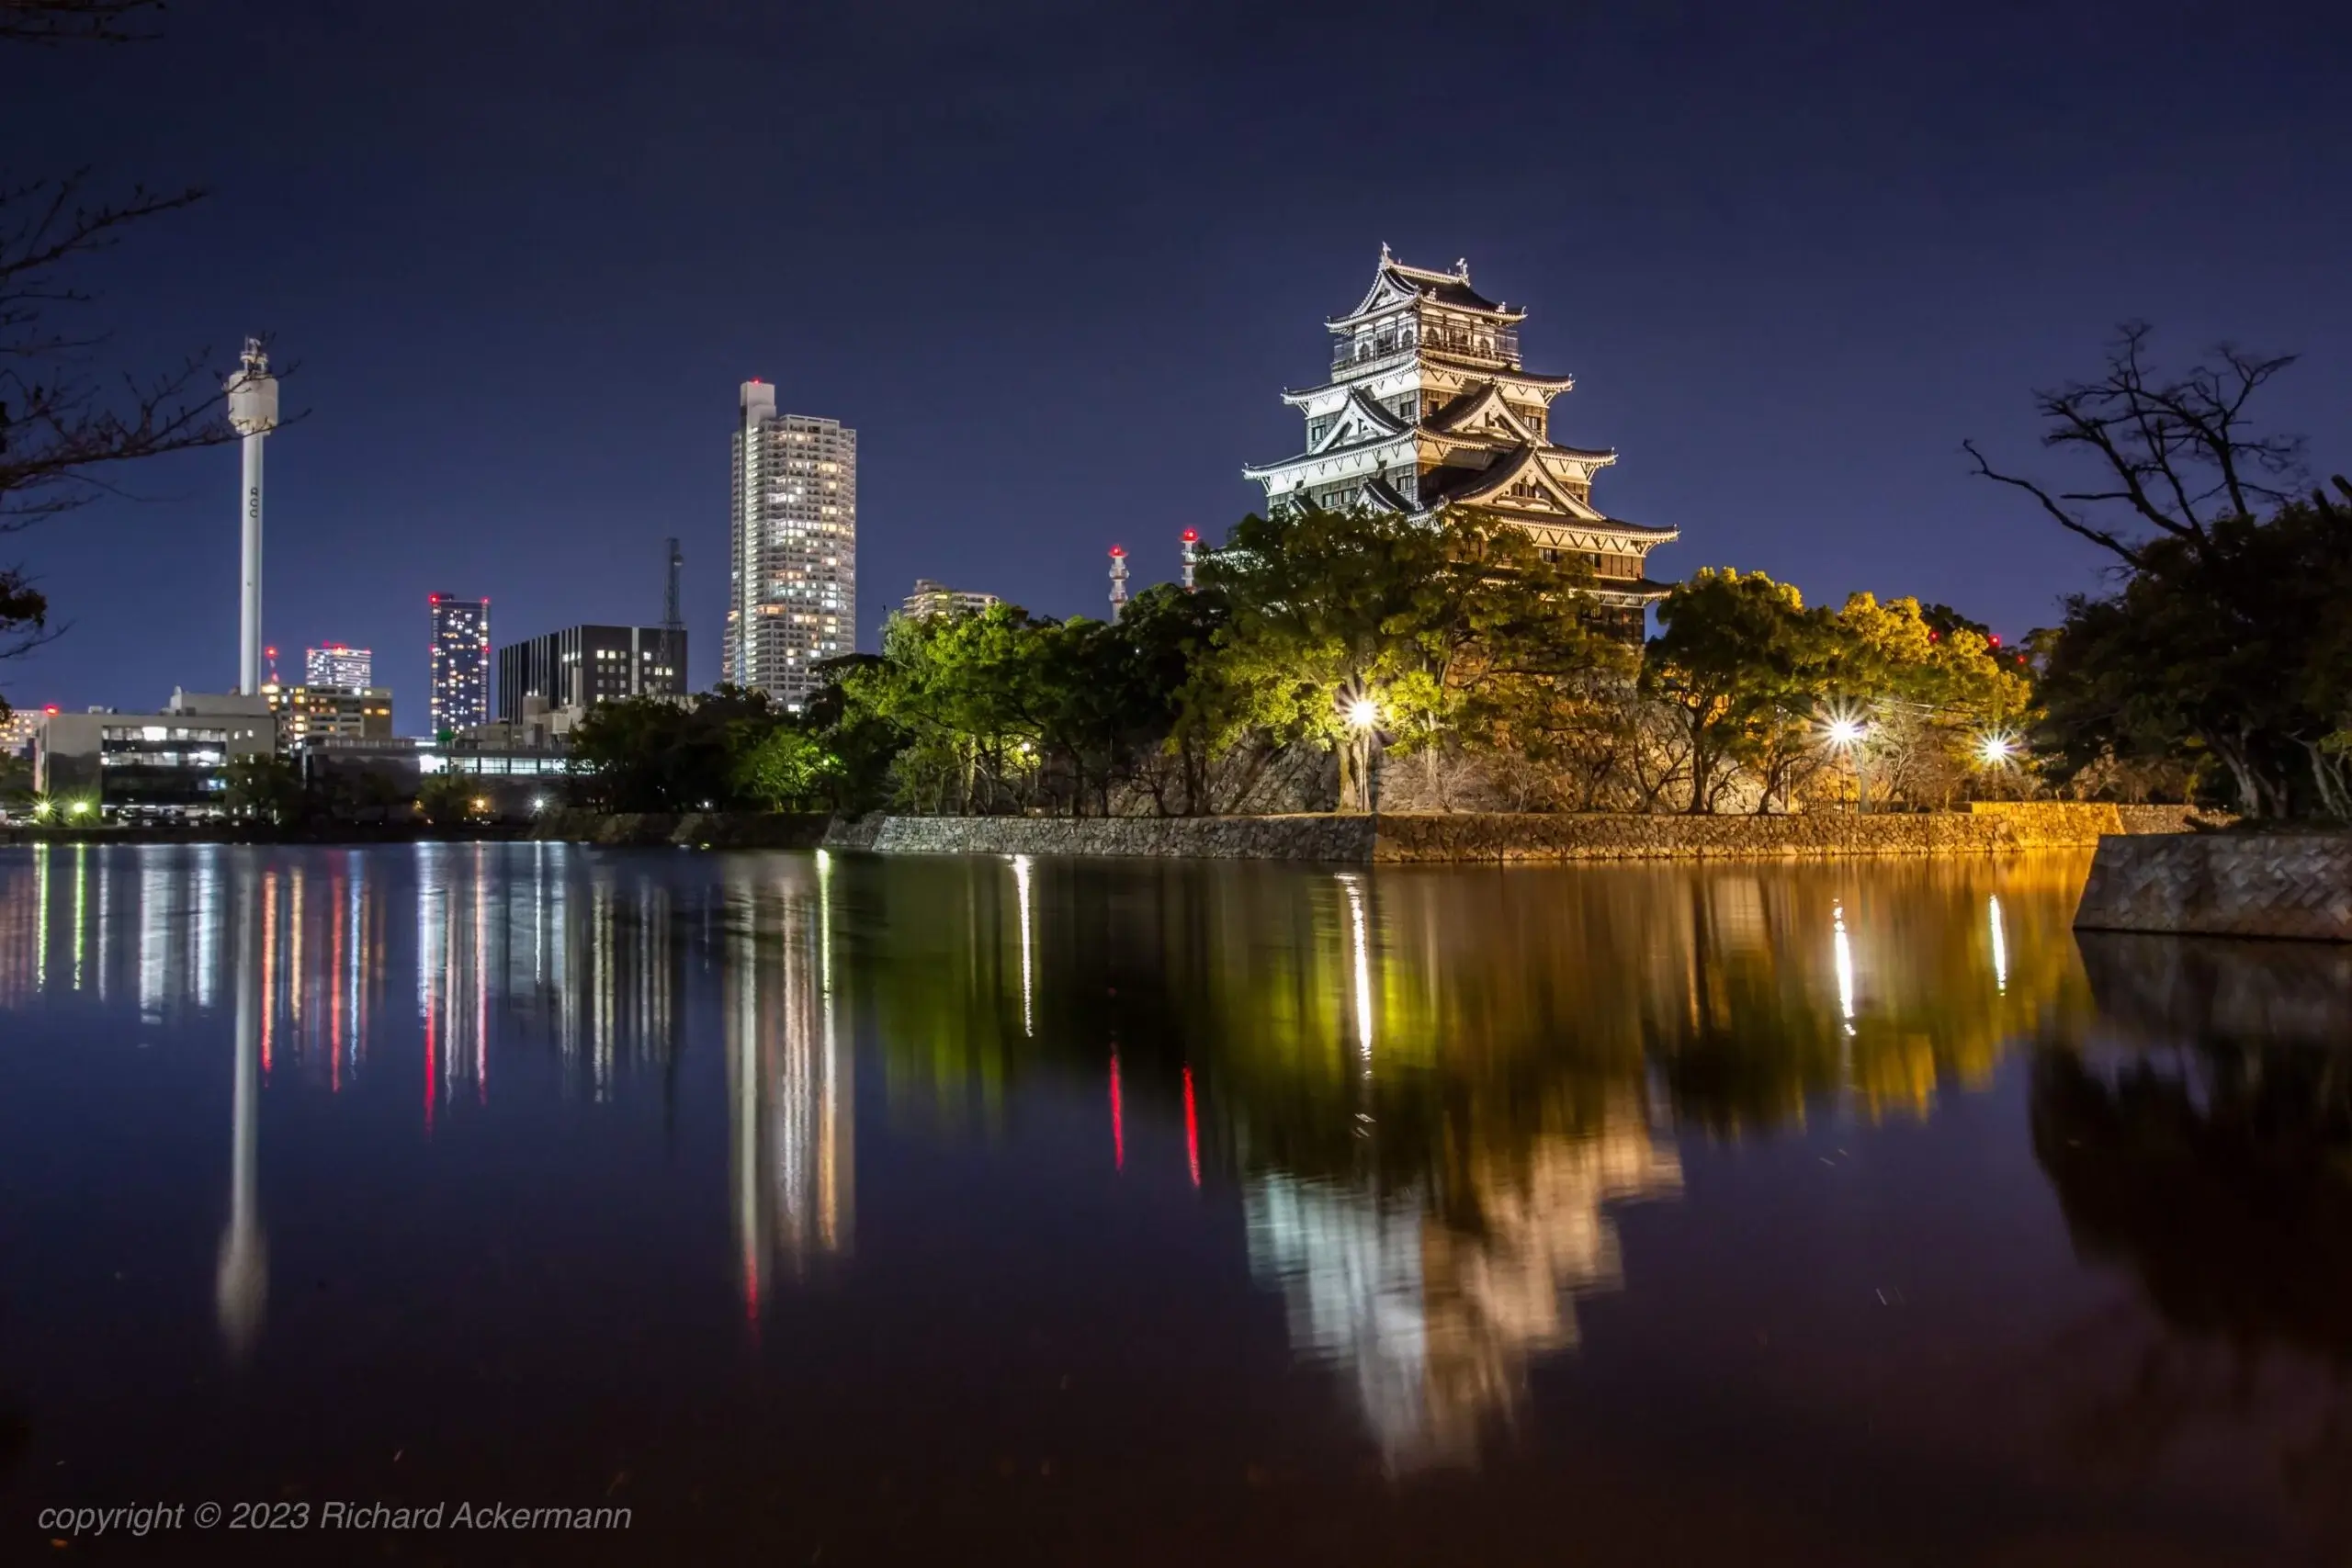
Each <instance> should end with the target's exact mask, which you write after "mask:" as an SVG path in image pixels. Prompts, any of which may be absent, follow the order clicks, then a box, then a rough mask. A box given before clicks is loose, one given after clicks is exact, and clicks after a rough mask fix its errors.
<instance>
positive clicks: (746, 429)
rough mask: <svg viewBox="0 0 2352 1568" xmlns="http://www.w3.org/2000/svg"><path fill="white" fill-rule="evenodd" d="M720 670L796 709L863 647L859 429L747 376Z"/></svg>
mask: <svg viewBox="0 0 2352 1568" xmlns="http://www.w3.org/2000/svg"><path fill="white" fill-rule="evenodd" d="M739 412H740V414H741V419H740V422H739V423H738V424H737V427H736V431H735V478H734V502H735V505H734V518H733V541H732V542H733V552H732V556H731V570H730V571H729V578H728V586H729V600H728V608H727V628H726V637H725V639H724V641H723V643H722V649H723V653H724V660H725V662H724V664H723V666H722V670H723V673H724V676H725V678H726V679H727V680H728V681H730V682H733V683H735V684H736V685H739V686H755V687H757V688H759V689H760V690H762V691H763V692H766V693H767V694H769V695H770V696H772V697H774V698H775V699H776V700H777V701H778V702H780V703H782V704H783V705H784V706H786V708H790V709H793V710H796V711H797V709H799V708H800V707H801V706H803V705H805V704H806V703H807V702H808V700H809V697H810V696H811V695H812V694H815V692H816V691H817V689H818V688H819V687H820V686H821V685H822V684H823V683H824V682H823V678H822V677H821V676H820V675H819V674H817V673H816V671H815V666H816V665H818V664H819V663H821V662H822V661H823V660H828V659H831V658H833V657H835V656H837V655H839V654H843V653H848V652H851V651H852V650H854V649H855V648H856V647H857V432H856V431H854V430H844V429H843V428H842V423H841V421H839V420H835V419H817V418H813V417H811V416H809V415H807V414H797V413H787V414H779V413H777V412H775V388H774V387H773V386H770V385H769V384H768V383H767V382H764V381H746V382H744V383H743V386H742V389H741V400H740V411H739Z"/></svg>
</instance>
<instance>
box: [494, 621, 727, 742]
mask: <svg viewBox="0 0 2352 1568" xmlns="http://www.w3.org/2000/svg"><path fill="white" fill-rule="evenodd" d="M685 694H686V634H685V633H684V631H673V630H669V629H665V628H664V627H662V626H566V627H565V628H564V629H563V630H561V631H560V632H548V633H545V634H544V635H542V636H539V637H532V638H530V639H529V640H527V641H525V642H512V643H508V644H507V645H506V646H505V647H504V648H502V649H499V650H498V716H499V717H500V718H501V719H503V720H509V721H519V720H521V719H523V718H524V717H525V716H526V715H525V711H524V710H525V706H526V699H527V698H531V697H537V698H540V699H542V700H543V702H544V704H545V705H546V706H547V708H548V709H549V710H550V711H552V710H555V709H559V708H586V707H589V706H592V705H594V704H597V703H601V702H604V701H605V700H607V699H609V698H615V697H683V696H684V695H685Z"/></svg>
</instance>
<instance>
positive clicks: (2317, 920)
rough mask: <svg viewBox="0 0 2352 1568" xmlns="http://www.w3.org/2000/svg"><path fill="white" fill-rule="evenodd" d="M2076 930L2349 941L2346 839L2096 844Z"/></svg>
mask: <svg viewBox="0 0 2352 1568" xmlns="http://www.w3.org/2000/svg"><path fill="white" fill-rule="evenodd" d="M2075 926H2076V927H2077V928H2079V929H2081V930H2084V931H2165V932H2171V933H2175V934H2194V935H2200V936H2269V937H2303V938H2311V939H2315V940H2318V941H2323V942H2352V836H2346V835H2344V834H2335V833H2182V834H2172V835H2166V836H2161V837H2159V836H2148V837H2134V838H2113V839H2107V840H2102V841H2101V842H2100V844H2099V847H2098V856H2097V857H2096V858H2095V859H2094V860H2093V861H2092V862H2091V874H2090V881H2089V883H2088V884H2087V885H2086V886H2085V887H2084V888H2083V901H2082V903H2081V904H2080V905H2079V906H2078V907H2077V908H2076V909H2075Z"/></svg>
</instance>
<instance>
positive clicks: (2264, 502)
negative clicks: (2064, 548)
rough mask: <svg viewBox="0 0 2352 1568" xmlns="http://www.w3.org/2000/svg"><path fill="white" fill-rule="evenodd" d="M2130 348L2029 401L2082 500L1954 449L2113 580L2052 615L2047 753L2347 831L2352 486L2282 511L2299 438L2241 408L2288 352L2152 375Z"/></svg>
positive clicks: (2132, 337) (2228, 353)
mask: <svg viewBox="0 0 2352 1568" xmlns="http://www.w3.org/2000/svg"><path fill="white" fill-rule="evenodd" d="M2147 339H2148V329H2147V328H2145V327H2144V326H2129V327H2126V328H2125V329H2123V334H2122V337H2121V340H2120V342H2119V344H2117V345H2116V346H2115V348H2114V349H2113V350H2112V351H2111V352H2110V353H2109V358H2108V364H2107V368H2106V373H2105V374H2104V375H2103V376H2102V377H2101V378H2099V379H2098V380H2096V381H2091V382H2079V383H2075V384H2074V385H2071V386H2068V387H2065V388H2063V389H2059V390H2057V391H2054V392H2044V393H2041V394H2039V395H2038V404H2039V406H2040V408H2041V412H2042V414H2043V415H2044V417H2045V418H2046V419H2047V420H2048V421H2049V427H2048V430H2047V432H2046V434H2044V436H2043V445H2044V446H2049V447H2052V448H2055V449H2066V450H2073V451H2080V452H2086V453H2088V454H2090V455H2091V457H2093V458H2094V459H2095V461H2096V465H2097V467H2098V468H2099V469H2100V470H2101V477H2100V479H2098V480H2096V481H2093V482H2094V484H2095V486H2096V488H2089V489H2084V490H2077V491H2057V492H2053V491H2051V490H2050V489H2048V488H2046V487H2045V486H2043V485H2042V484H2041V483H2039V482H2038V481H2034V480H2030V479H2022V478H2018V477H2017V476H2014V475H2010V474H2005V473H2001V472H1998V471H1996V470H1995V469H1994V468H1992V467H1991V465H1990V464H1988V463H1987V462H1986V461H1985V458H1984V457H1983V456H1982V455H1981V454H1980V453H1978V452H1977V450H1976V448H1975V447H1974V446H1973V445H1969V446H1967V450H1968V452H1969V454H1970V456H1971V457H1974V458H1975V461H1976V466H1977V470H1978V471H1979V472H1980V473H1983V474H1985V475H1986V476H1987V477H1988V478H1991V479H1996V480H1998V481H2000V482H2001V483H2003V484H2007V485H2009V486H2012V487H2014V488H2016V489H2018V490H2020V491H2025V492H2026V493H2028V494H2030V495H2031V496H2032V497H2033V498H2034V500H2035V501H2036V502H2037V503H2038V504H2039V505H2040V506H2041V509H2042V510H2043V512H2044V513H2047V514H2048V515H2050V516H2051V517H2052V519H2054V520H2055V521H2056V522H2058V523H2059V524H2060V525H2062V526H2064V527H2065V528H2066V529H2068V530H2069V531H2070V532H2072V533H2075V534H2076V535H2079V536H2082V537H2084V538H2086V539H2089V540H2091V541H2092V542H2093V543H2095V544H2097V545H2098V546H2099V547H2102V548H2103V549H2105V550H2107V551H2108V552H2109V554H2111V555H2112V556H2114V557H2115V558H2116V559H2117V560H2118V561H2119V562H2120V563H2121V566H2122V570H2123V575H2122V581H2121V583H2120V587H2119V588H2118V589H2117V591H2116V592H2113V593H2111V594H2109V595H2105V596H2096V595H2088V594H2077V595H2075V596H2074V597H2072V598H2070V599H2068V600H2067V601H2066V619H2065V622H2064V625H2063V626H2060V627H2059V628H2058V631H2057V634H2056V637H2055V638H2054V640H2053V641H2052V642H2051V643H2050V644H2049V646H2048V650H2047V653H2046V657H2045V660H2044V676H2045V682H2046V688H2047V698H2048V705H2049V711H2050V728H2049V732H2048V734H2049V739H2051V741H2052V743H2053V745H2054V747H2055V748H2056V749H2057V750H2059V751H2060V752H2061V753H2062V754H2063V756H2064V764H2065V765H2066V766H2068V767H2070V768H2072V769H2074V770H2075V771H2077V772H2080V771H2081V770H2083V769H2086V768H2089V767H2094V766H2099V765H2103V764H2106V763H2109V762H2112V761H2119V760H2125V761H2140V762H2147V761H2174V762H2178V761H2195V762H2203V763H2207V764H2210V765H2211V767H2213V768H2214V769H2215V770H2216V772H2217V773H2218V775H2219V778H2218V779H2217V780H2216V782H2219V779H2226V780H2227V783H2228V787H2229V789H2230V792H2231V793H2232V795H2233V796H2234V797H2235V800H2236V803H2237V805H2238V807H2239V809H2240V810H2241V811H2243V812H2245V814H2246V815H2247V816H2249V817H2256V818H2267V817H2287V816H2298V815H2303V814H2307V813H2313V812H2318V813H2324V814H2327V815H2330V816H2336V817H2346V816H2352V773H2347V770H2346V762H2347V761H2352V691H2348V690H2347V687H2352V643H2347V635H2352V634H2347V633H2346V631H2345V630H2344V629H2343V626H2342V613H2341V605H2342V604H2343V603H2344V601H2343V598H2342V594H2343V593H2344V592H2345V590H2346V587H2347V586H2352V567H2347V563H2352V509H2347V507H2346V504H2344V503H2345V502H2352V485H2347V484H2346V482H2345V481H2344V480H2343V479H2340V478H2339V479H2337V480H2336V481H2335V484H2336V487H2337V490H2338V491H2339V493H2340V495H2341V497H2342V502H2339V501H2337V500H2336V499H2335V498H2334V497H2331V496H2330V495H2328V494H2327V493H2326V492H2325V491H2319V492H2316V493H2313V494H2311V495H2310V496H2309V497H2308V498H2304V499H2298V498H2296V497H2295V496H2293V495H2292V494H2291V493H2290V491H2292V489H2293V488H2294V487H2295V486H2296V485H2297V484H2299V483H2300V481H2301V474H2302V450H2303V447H2302V442H2301V440H2300V439H2299V438H2297V437H2294V436H2289V435H2280V434H2265V433H2263V432H2261V431H2260V430H2259V429H2258V428H2257V427H2256V424H2255V422H2254V418H2253V414H2252V412H2251V411H2250V404H2251V402H2252V400H2253V398H2254V394H2255V393H2256V392H2257V391H2259V390H2260V389H2262V388H2263V387H2264V386H2265V385H2267V383H2268V382H2269V381H2270V379H2271V378H2273V377H2275V376H2277V375H2278V373H2279V372H2280V371H2281V370H2283V369H2285V368H2286V367H2288V366H2289V365H2290V364H2292V363H2293V359H2292V357H2291V356H2288V355H2279V356H2271V357H2264V356H2260V355H2248V354H2245V353H2243V352H2240V351H2238V350H2235V349H2232V348H2228V347H2226V346H2225V347H2222V348H2220V349H2217V350H2215V351H2214V356H2215V358H2216V360H2217V361H2218V363H2217V364H2216V365H2213V366H2207V365H2199V366H2198V367H2193V368H2192V369H2190V370H2189V371H2188V372H2187V373H2186V374H2184V375H2181V376H2178V377H2165V376H2163V375H2161V374H2159V373H2157V372H2156V371H2154V369H2153V368H2151V367H2149V365H2148V364H2147V361H2146V355H2145V350H2146V344H2147ZM2257 513H2268V516H2267V519H2266V518H2264V517H2260V516H2257Z"/></svg>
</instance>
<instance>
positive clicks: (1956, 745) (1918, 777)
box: [1831, 593, 2033, 806]
mask: <svg viewBox="0 0 2352 1568" xmlns="http://www.w3.org/2000/svg"><path fill="white" fill-rule="evenodd" d="M1836 622H1837V626H1838V632H1839V633H1840V634H1841V635H1842V636H1843V637H1845V638H1846V641H1847V649H1846V660H1847V666H1846V671H1845V674H1844V677H1843V679H1844V680H1845V682H1847V684H1848V690H1847V691H1846V692H1844V693H1842V694H1838V695H1837V696H1833V698H1832V699H1831V700H1832V702H1833V703H1837V702H1839V701H1843V702H1846V703H1848V704H1849V705H1852V707H1853V711H1854V712H1855V713H1856V714H1857V715H1858V716H1865V717H1866V719H1867V722H1866V725H1865V734H1864V736H1863V738H1862V739H1861V741H1860V745H1861V746H1863V747H1865V748H1867V754H1868V758H1869V766H1870V769H1871V784H1872V785H1873V786H1874V788H1875V789H1876V790H1877V791H1879V792H1881V793H1883V795H1884V796H1885V797H1886V798H1889V799H1896V798H1905V799H1908V800H1909V801H1910V802H1911V803H1912V804H1914V805H1917V806H1928V805H1930V804H1933V805H1937V806H1942V805H1947V804H1949V803H1950V800H1951V795H1952V794H1953V793H1954V792H1955V791H1956V790H1957V789H1959V788H1960V787H1961V786H1962V784H1963V783H1964V782H1965V781H1966V780H1967V779H1968V777H1969V775H1970V774H1971V773H1976V772H1981V771H1983V770H1984V769H1985V767H1986V766H1988V765H1993V766H2000V765H2004V764H2005V763H2006V758H2005V757H2003V756H2000V755H1996V756H1995V757H1994V761H1993V762H1992V763H1991V764H1988V763H1987V761H1986V760H1985V758H1986V755H1987V753H1986V751H1985V748H1986V747H1987V745H1988V744H1990V743H1994V742H1998V743H2000V744H2001V745H2003V746H2007V744H2009V743H2010V741H2011V739H2012V738H2013V737H2014V735H2015V734H2016V732H2017V731H2018V729H2019V728H2022V727H2023V726H2024V725H2026V724H2027V722H2028V721H2029V718H2030V712H2031V708H2032V704H2033V682H2032V681H2031V679H2030V676H2029V674H2028V672H2027V666H2026V663H2025V659H2024V656H2023V655H2022V654H2018V653H2011V652H2005V651H2004V650H2002V649H2000V648H1999V646H1998V639H1997V638H1996V637H1993V636H1992V634H1991V633H1990V632H1989V631H1987V630H1986V629H1985V627H1984V626H1982V625H1981V624H1980V623H1978V622H1975V621H1972V620H1969V619H1967V618H1966V617H1965V616H1962V615H1960V614H1959V613H1958V612H1957V611H1954V610H1952V609H1951V608H1949V607H1947V606H1944V605H1930V606H1922V605H1921V604H1919V602H1918V601H1917V600H1916V599H1907V598H1906V599H1890V600H1887V601H1885V602H1884V603H1881V602H1880V601H1879V600H1878V599H1877V598H1875V597H1873V596H1872V595H1871V594H1868V593H1856V594H1853V595H1851V596H1849V598H1848V599H1847V601H1846V603H1845V605H1844V607H1843V608H1841V609H1840V610H1839V611H1838V615H1837V617H1836Z"/></svg>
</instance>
